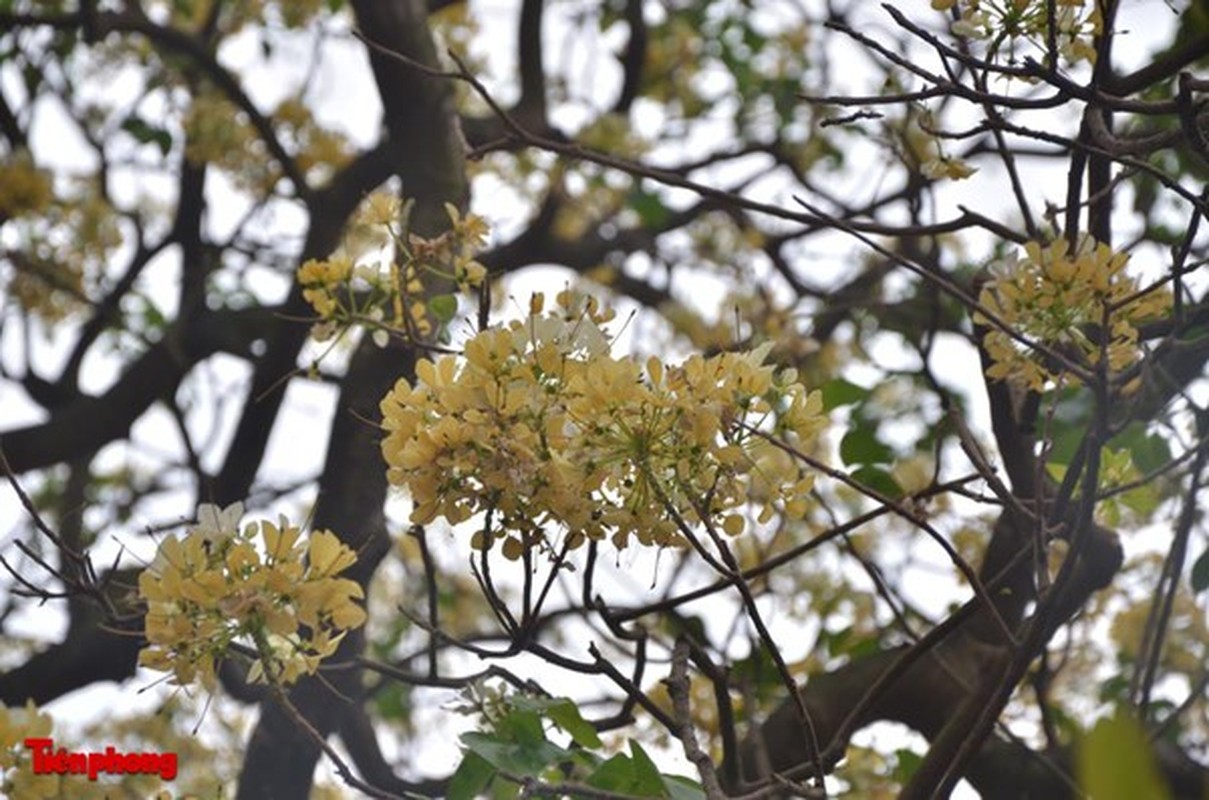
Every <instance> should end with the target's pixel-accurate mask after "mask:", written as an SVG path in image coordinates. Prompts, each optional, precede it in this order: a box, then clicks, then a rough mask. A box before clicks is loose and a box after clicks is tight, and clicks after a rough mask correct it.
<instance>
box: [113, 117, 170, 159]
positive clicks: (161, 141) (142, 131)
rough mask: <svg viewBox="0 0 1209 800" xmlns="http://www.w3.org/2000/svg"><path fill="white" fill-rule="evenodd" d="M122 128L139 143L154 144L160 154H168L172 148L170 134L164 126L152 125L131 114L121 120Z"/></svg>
mask: <svg viewBox="0 0 1209 800" xmlns="http://www.w3.org/2000/svg"><path fill="white" fill-rule="evenodd" d="M121 127H122V130H124V131H126V133H129V134H130V135H131V136H133V137H134V138H135V139H137V140H138V142H139V143H140V144H154V145H156V146H157V147H158V148H159V150H160V155H165V156H166V155H168V153H169V152H170V151H171V150H172V134H171V133H169V132H168V131H167V130H165V129H164V128H161V127H159V126H157V125H152V124H151V123H150V122H148V121H147V120H145V119H143V118H142V117H140V116H138V115H136V114H131V115H130V116H128V117H126V119H125V120H123V121H122V126H121Z"/></svg>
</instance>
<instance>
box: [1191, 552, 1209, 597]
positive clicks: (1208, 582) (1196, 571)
mask: <svg viewBox="0 0 1209 800" xmlns="http://www.w3.org/2000/svg"><path fill="white" fill-rule="evenodd" d="M1205 589H1209V550H1206V551H1205V552H1203V553H1201V557H1200V558H1198V559H1197V560H1196V561H1195V562H1194V563H1193V565H1192V591H1193V593H1195V594H1200V593H1201V592H1203V591H1205Z"/></svg>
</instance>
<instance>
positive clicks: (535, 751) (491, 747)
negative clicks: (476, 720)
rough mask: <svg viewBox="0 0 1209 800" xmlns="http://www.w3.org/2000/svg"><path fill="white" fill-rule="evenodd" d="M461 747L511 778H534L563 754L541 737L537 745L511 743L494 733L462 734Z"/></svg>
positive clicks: (531, 742) (562, 750)
mask: <svg viewBox="0 0 1209 800" xmlns="http://www.w3.org/2000/svg"><path fill="white" fill-rule="evenodd" d="M462 744H463V745H465V747H466V749H467V750H469V751H471V752H472V753H475V754H476V755H479V756H481V757H482V758H483V759H484V760H485V761H487V762H488V763H489V764H491V766H493V767H495V768H496V769H498V770H502V771H504V772H511V773H513V774H515V775H537V774H538V773H540V772H541V771H542V770H543V769H545V768H546V767H547V766H549V765H550V764H553V763H555V762H557V761H559V760H561V759H563V758H565V757H566V755H567V751H566V750H564V749H563V748H561V747H559V746H558V745H556V744H553V743H552V742H548V741H546V740H545V739H544V738H542V740H541V741H538V742H533V741H530V742H515V741H507V740H504V739H502V738H501V737H500V736H499V735H498V734H495V735H493V734H486V733H480V732H477V731H472V732H470V733H464V734H462Z"/></svg>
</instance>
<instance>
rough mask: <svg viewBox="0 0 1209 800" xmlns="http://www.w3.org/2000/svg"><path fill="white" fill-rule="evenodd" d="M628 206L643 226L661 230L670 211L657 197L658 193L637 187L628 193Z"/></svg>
mask: <svg viewBox="0 0 1209 800" xmlns="http://www.w3.org/2000/svg"><path fill="white" fill-rule="evenodd" d="M630 208H632V209H634V211H635V213H637V214H638V219H639V221H640V222H641V223H642V226H643V227H644V228H651V229H653V230H662V229H663V228H664V227H665V226H666V225H667V221H668V219H670V218H671V216H672V212H670V211H668V208H667V206H665V205H664V204H663V201H662V200H660V199H659V195H657V194H654V193H652V192H647V191H643V190H642V189H637V190H635V191H634V193H633V194H632V195H630Z"/></svg>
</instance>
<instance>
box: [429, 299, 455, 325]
mask: <svg viewBox="0 0 1209 800" xmlns="http://www.w3.org/2000/svg"><path fill="white" fill-rule="evenodd" d="M428 311H429V313H431V314H432V315H433V316H434V317H436V319H437V320H438V321H439V322H442V323H445V322H449V321H450V320H451V319H453V318H454V316H456V315H457V313H458V298H457V297H455V296H453V295H451V294H438V295H437V296H435V297H433V298H431V299H430V300H429V301H428Z"/></svg>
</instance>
